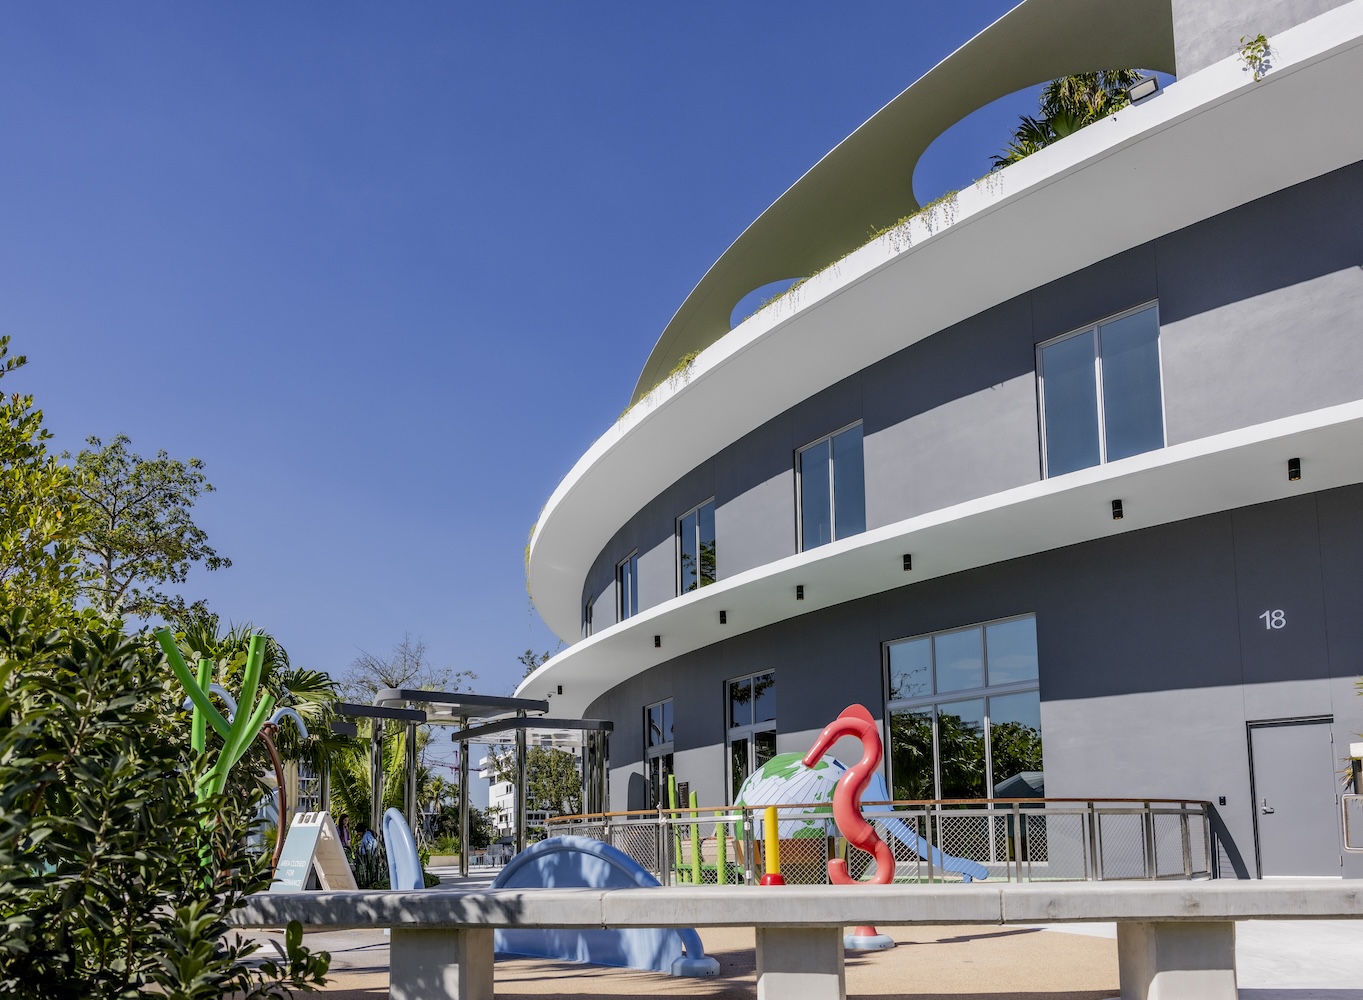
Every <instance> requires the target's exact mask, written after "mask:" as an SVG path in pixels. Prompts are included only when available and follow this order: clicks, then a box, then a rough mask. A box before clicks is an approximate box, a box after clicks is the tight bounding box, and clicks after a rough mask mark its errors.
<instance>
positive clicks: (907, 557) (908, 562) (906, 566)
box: [904, 552, 913, 573]
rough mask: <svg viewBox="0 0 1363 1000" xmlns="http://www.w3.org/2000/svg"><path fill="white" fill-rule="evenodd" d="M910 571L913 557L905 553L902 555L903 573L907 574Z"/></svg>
mask: <svg viewBox="0 0 1363 1000" xmlns="http://www.w3.org/2000/svg"><path fill="white" fill-rule="evenodd" d="M911 569H913V556H911V555H909V554H908V553H907V552H905V553H904V572H905V573H907V572H908V571H909V570H911Z"/></svg>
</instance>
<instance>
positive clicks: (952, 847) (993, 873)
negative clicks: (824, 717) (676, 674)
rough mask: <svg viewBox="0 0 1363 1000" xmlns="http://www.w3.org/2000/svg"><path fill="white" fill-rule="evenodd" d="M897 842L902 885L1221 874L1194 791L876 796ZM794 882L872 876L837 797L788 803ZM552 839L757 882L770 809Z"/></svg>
mask: <svg viewBox="0 0 1363 1000" xmlns="http://www.w3.org/2000/svg"><path fill="white" fill-rule="evenodd" d="M863 809H864V813H865V816H866V819H867V821H868V822H870V823H871V824H872V825H873V826H874V827H875V830H876V833H877V834H878V835H879V836H880V839H881V840H883V841H884V842H885V843H886V844H887V845H888V846H890V848H891V849H892V850H893V851H894V855H895V860H896V868H895V881H896V882H929V883H930V882H948V881H962V880H963V879H964V877H965V874H966V873H968V872H970V871H973V872H974V873H975V875H976V877H978V876H979V872H980V868H979V867H975V866H971V865H965V864H961V863H960V862H962V861H967V862H974V863H975V865H976V866H982V867H983V869H984V872H985V873H986V877H988V878H990V879H997V880H1003V881H1014V882H1040V881H1111V880H1118V879H1197V878H1211V877H1212V858H1213V853H1212V837H1211V821H1210V812H1211V804H1210V803H1209V802H1200V801H1196V800H1190V799H943V800H933V801H900V802H866V803H863ZM777 830H778V837H779V839H780V842H781V843H780V857H781V873H782V875H783V876H784V878H785V880H786V882H787V883H803V884H816V885H817V884H827V883H828V881H829V879H828V861H829V860H830V859H832V858H843V859H844V860H846V861H847V864H848V869H849V871H850V872H851V874H852V876H853V877H855V878H858V879H867V878H869V877H870V876H871V875H872V874H873V873H874V870H875V861H874V859H873V858H872V856H871V855H870V854H867V853H865V852H863V851H860V850H858V849H857V848H855V847H852V846H850V845H849V844H848V843H847V842H846V841H845V840H844V839H843V838H842V837H841V836H840V835H839V833H838V830H837V827H836V826H835V825H834V823H833V817H832V814H831V810H830V809H829V807H828V806H827V805H822V806H820V805H811V804H805V805H793V806H780V807H778V821H777ZM548 834H549V836H551V837H554V836H563V835H574V836H579V837H590V838H592V839H594V840H600V841H603V842H605V843H608V844H610V845H612V846H613V847H616V848H618V849H619V850H621V851H623V852H624V853H625V854H628V855H629V856H630V857H632V858H633V859H634V860H635V861H637V862H639V864H640V865H642V866H643V867H644V868H646V869H648V870H649V871H651V872H653V873H654V874H656V875H657V876H658V880H659V881H660V882H661V883H662V884H663V885H676V884H711V885H714V884H720V885H725V884H729V885H733V884H747V885H753V884H756V882H757V880H758V879H759V878H760V877H761V875H762V871H763V867H762V808H761V807H758V808H743V807H728V808H721V809H715V808H708V809H707V808H697V809H653V810H646V811H634V812H613V813H595V814H591V815H582V816H560V817H556V818H554V819H551V820H549V823H548Z"/></svg>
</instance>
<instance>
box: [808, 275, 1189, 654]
mask: <svg viewBox="0 0 1363 1000" xmlns="http://www.w3.org/2000/svg"><path fill="white" fill-rule="evenodd" d="M1147 309H1154V311H1155V327H1156V329H1157V330H1158V331H1159V333H1157V334H1156V336H1155V352H1156V355H1157V357H1158V359H1159V406H1160V436H1161V437H1162V438H1163V440H1164V443H1163V444H1162V445H1160V447H1161V448H1166V447H1168V445H1169V421H1168V413H1167V412H1166V407H1165V398H1164V337H1163V336H1161V334H1162V333H1163V330H1164V328H1163V326H1162V325H1161V324H1160V315H1159V299H1157V298H1155V299H1149V300H1148V301H1146V302H1142V303H1141V304H1140V305H1136V306H1132V307H1131V308H1130V309H1123V310H1122V311H1121V312H1115V313H1112V314H1111V315H1108V316H1104V317H1102V318H1101V319H1097V320H1094V321H1093V322H1092V323H1089V324H1088V325H1086V326H1081V327H1076V328H1075V329H1073V330H1069V331H1067V332H1065V333H1062V334H1060V335H1059V336H1057V337H1050V338H1048V339H1047V340H1042V341H1038V342H1037V344H1036V347H1035V355H1036V390H1037V391H1036V414H1037V428H1038V431H1039V434H1038V437H1039V441H1038V443H1039V444H1040V452H1041V478H1042V479H1050V478H1052V476H1051V473H1050V470H1049V468H1048V464H1049V463H1048V459H1047V456H1046V372H1045V363H1044V361H1043V360H1042V352H1043V351H1044V350H1045V349H1046V348H1047V347H1051V346H1053V345H1055V344H1058V343H1060V342H1061V341H1064V340H1071V339H1073V338H1074V337H1081V336H1083V335H1084V334H1087V333H1091V334H1093V387H1094V394H1095V395H1094V399H1095V400H1096V402H1097V406H1098V465H1107V464H1108V457H1107V406H1106V401H1105V400H1104V398H1103V332H1102V328H1103V327H1104V326H1106V325H1107V324H1109V323H1115V322H1117V321H1118V320H1122V319H1126V318H1127V317H1128V316H1134V315H1136V314H1137V313H1141V312H1145V311H1146V310H1147ZM816 443H817V442H816ZM1151 450H1152V451H1153V450H1157V449H1151ZM1140 454H1148V452H1141V453H1140ZM1128 457H1131V458H1134V457H1135V456H1134V455H1133V456H1128ZM1116 461H1122V459H1117V460H1116ZM1083 468H1085V469H1092V468H1094V466H1092V465H1086V466H1084V467H1083ZM1071 471H1072V472H1079V471H1082V470H1080V469H1072V470H1071ZM1057 475H1062V476H1065V475H1069V473H1067V472H1061V473H1057ZM896 641H898V640H896Z"/></svg>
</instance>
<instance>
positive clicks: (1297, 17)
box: [1173, 0, 1346, 76]
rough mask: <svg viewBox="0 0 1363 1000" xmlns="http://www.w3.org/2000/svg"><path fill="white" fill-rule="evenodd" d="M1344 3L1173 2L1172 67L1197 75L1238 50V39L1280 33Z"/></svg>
mask: <svg viewBox="0 0 1363 1000" xmlns="http://www.w3.org/2000/svg"><path fill="white" fill-rule="evenodd" d="M1345 2H1346V0H1173V15H1174V65H1175V66H1176V67H1177V68H1178V75H1179V76H1187V75H1188V74H1189V73H1196V72H1197V71H1198V70H1200V69H1203V68H1204V67H1207V66H1210V65H1211V64H1212V63H1214V62H1219V61H1220V60H1222V59H1225V58H1226V57H1227V56H1230V55H1234V54H1235V53H1236V52H1238V51H1240V39H1241V38H1243V37H1246V36H1248V37H1250V38H1253V37H1254V36H1255V35H1258V34H1260V33H1261V32H1262V33H1263V34H1265V35H1268V36H1269V40H1270V42H1271V41H1272V36H1273V35H1275V34H1277V33H1278V32H1280V31H1283V30H1285V29H1287V28H1290V27H1292V25H1294V24H1300V23H1301V22H1302V21H1306V20H1309V19H1311V18H1313V17H1315V16H1316V15H1317V14H1323V13H1324V12H1325V11H1327V10H1329V9H1331V8H1332V7H1338V6H1340V5H1341V4H1343V3H1345Z"/></svg>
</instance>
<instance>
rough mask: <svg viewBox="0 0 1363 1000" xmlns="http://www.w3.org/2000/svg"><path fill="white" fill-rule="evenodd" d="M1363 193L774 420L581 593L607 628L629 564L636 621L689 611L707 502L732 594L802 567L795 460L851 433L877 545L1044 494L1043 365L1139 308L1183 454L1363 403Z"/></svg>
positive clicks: (1015, 312) (1349, 190) (1167, 261)
mask: <svg viewBox="0 0 1363 1000" xmlns="http://www.w3.org/2000/svg"><path fill="white" fill-rule="evenodd" d="M1361 188H1363V164H1354V165H1353V166H1350V167H1347V168H1345V169H1343V170H1339V171H1335V172H1334V173H1331V174H1327V175H1325V176H1323V177H1319V178H1316V179H1315V180H1313V181H1309V182H1307V183H1304V184H1300V185H1297V186H1296V187H1293V188H1289V189H1287V190H1284V191H1281V192H1278V193H1277V194H1275V195H1272V196H1270V197H1268V198H1264V199H1261V200H1260V201H1258V202H1254V203H1252V204H1249V205H1245V206H1242V207H1240V208H1238V209H1235V210H1234V211H1231V212H1227V213H1225V214H1223V215H1220V216H1217V217H1215V218H1212V219H1209V220H1207V221H1206V222H1203V223H1200V224H1198V225H1196V226H1191V227H1189V228H1187V229H1184V230H1181V231H1179V232H1176V233H1172V234H1170V235H1168V236H1166V237H1163V238H1161V239H1159V240H1156V241H1154V242H1152V243H1149V244H1146V245H1144V246H1141V247H1137V248H1135V249H1133V250H1130V251H1128V252H1126V253H1123V254H1120V255H1118V256H1115V257H1112V258H1109V259H1107V260H1104V261H1100V262H1098V263H1095V264H1093V265H1091V266H1090V267H1087V268H1084V269H1083V270H1081V271H1078V272H1076V273H1074V274H1071V275H1068V276H1066V277H1064V278H1062V279H1060V280H1057V281H1055V282H1051V283H1050V284H1047V285H1045V286H1042V287H1040V288H1037V289H1034V290H1033V291H1031V292H1028V293H1026V294H1025V295H1021V296H1018V297H1017V298H1015V299H1012V300H1011V301H1009V302H1005V303H1003V304H1001V305H999V306H997V307H995V308H992V309H989V310H986V311H984V312H982V313H980V314H978V315H976V316H974V317H971V318H970V319H968V320H966V321H964V322H962V323H959V324H957V325H956V326H953V327H951V328H949V329H946V330H943V331H941V332H940V333H937V334H935V335H933V336H931V337H928V338H927V339H925V340H923V341H920V342H919V343H917V344H914V345H912V346H911V347H908V348H906V349H905V350H903V351H900V352H898V353H896V354H894V355H892V356H891V357H889V358H886V359H885V360H884V361H881V362H879V363H878V364H875V365H872V366H870V367H869V368H866V369H864V370H863V371H861V372H859V373H857V374H856V375H854V376H852V377H851V378H848V379H845V380H844V381H842V382H840V383H838V384H836V385H834V386H831V387H830V388H828V389H826V390H824V391H823V392H820V393H818V394H816V395H815V396H812V397H811V398H809V399H807V400H805V401H804V402H802V403H800V404H799V405H798V406H795V407H793V408H791V409H790V410H788V411H786V412H785V413H782V414H780V415H779V416H777V417H775V418H773V419H772V420H770V421H768V422H767V423H766V424H764V425H763V426H761V427H759V428H758V429H757V430H755V431H753V432H751V433H749V434H747V435H745V436H744V437H743V438H741V439H740V440H739V441H737V442H736V443H735V444H733V445H732V446H730V447H728V448H726V449H724V451H723V452H721V453H720V454H718V455H716V456H714V457H713V458H711V459H710V460H708V461H706V462H704V463H702V464H701V465H699V466H697V467H696V468H695V469H692V470H690V471H688V472H686V473H685V474H684V475H682V476H680V477H679V478H678V480H677V481H676V482H675V483H674V484H673V485H672V486H670V487H668V489H666V490H665V491H663V493H661V494H660V495H659V496H658V497H656V498H655V499H654V500H653V501H651V502H650V503H649V504H648V505H647V506H646V507H645V508H644V509H643V510H641V511H640V512H638V514H636V515H635V516H634V517H633V518H631V519H630V521H629V522H628V523H627V524H625V525H624V526H622V527H621V529H620V531H619V532H618V533H617V535H616V536H615V537H614V538H613V539H612V540H611V542H610V543H609V544H608V545H607V546H606V547H605V548H604V549H603V550H602V552H601V554H600V556H599V557H598V558H597V560H596V562H595V564H594V565H593V567H592V568H591V570H590V572H589V573H588V576H587V579H586V580H585V581H584V586H583V592H582V599H583V602H584V603H585V602H587V601H593V600H597V601H599V603H598V604H597V607H596V613H595V616H594V623H595V626H596V627H597V628H601V627H604V626H605V625H609V624H611V623H613V622H614V621H615V597H614V579H615V565H616V563H617V562H618V561H619V560H620V559H622V558H623V557H624V556H625V555H626V554H628V553H629V551H630V550H631V549H636V548H637V549H638V550H639V553H640V594H639V596H640V604H641V606H642V607H645V608H647V607H651V606H653V605H655V604H658V603H661V602H662V601H665V600H668V599H670V598H672V597H675V596H676V575H675V574H676V555H675V543H674V541H673V537H674V532H675V524H676V518H677V516H678V515H680V514H682V513H683V512H685V511H686V510H688V509H690V508H691V507H693V506H694V505H695V504H697V503H699V502H701V501H702V500H705V499H707V498H709V497H714V498H715V501H716V508H717V509H716V515H715V523H716V535H717V539H718V560H717V561H718V574H719V576H720V577H721V578H724V577H729V576H733V575H734V574H736V573H740V572H742V571H744V570H747V569H751V568H753V567H755V566H760V565H763V564H765V563H768V562H771V561H773V560H776V559H780V558H783V557H785V556H788V555H790V554H792V553H793V552H795V550H796V528H795V472H794V467H795V452H796V450H797V449H798V448H800V447H801V446H803V445H805V444H807V443H809V442H810V441H812V440H815V439H817V438H818V437H820V436H822V435H824V434H827V433H829V432H830V431H832V430H835V429H837V428H839V427H842V426H844V425H846V424H848V423H852V422H854V421H856V420H862V421H863V422H864V431H865V454H866V523H867V526H868V527H871V528H874V527H878V526H881V525H885V524H890V523H893V522H895V521H898V520H901V519H903V518H907V517H912V516H914V515H917V514H922V513H925V512H928V511H931V510H935V509H938V508H941V507H945V506H949V505H951V504H955V503H960V502H962V501H965V500H969V499H973V498H975V497H980V496H985V495H989V494H991V493H996V492H999V491H1001V490H1005V489H1008V488H1011V487H1014V486H1019V485H1023V484H1025V483H1028V482H1032V481H1034V480H1036V479H1037V478H1039V476H1040V475H1041V462H1040V442H1039V439H1038V429H1037V387H1036V374H1035V370H1036V361H1035V358H1036V345H1037V344H1038V343H1041V342H1044V341H1046V340H1049V339H1051V338H1052V337H1055V336H1058V335H1060V334H1063V333H1066V332H1068V331H1070V330H1073V329H1076V328H1078V327H1081V326H1085V325H1088V324H1091V323H1093V322H1094V321H1096V320H1099V319H1101V318H1103V317H1105V316H1109V315H1112V314H1113V313H1116V312H1120V311H1122V310H1124V309H1128V308H1130V307H1133V306H1137V305H1140V304H1142V303H1146V302H1151V301H1158V303H1159V311H1160V322H1161V333H1160V341H1161V354H1162V369H1163V383H1164V396H1165V431H1166V440H1167V441H1168V443H1170V444H1176V443H1179V442H1183V441H1188V440H1193V439H1196V438H1200V437H1204V436H1206V435H1209V434H1215V433H1219V432H1222V431H1226V430H1231V429H1233V428H1236V427H1243V426H1247V425H1251V424H1256V423H1260V422H1262V421H1265V420H1271V419H1274V418H1277V417H1282V416H1286V415H1289V414H1293V413H1301V412H1306V411H1309V410H1313V409H1316V408H1319V407H1322V406H1328V405H1332V404H1336V403H1341V402H1346V401H1348V400H1353V399H1359V398H1363V336H1359V334H1358V331H1359V329H1360V327H1363V270H1361V269H1360V266H1359V265H1360V263H1363V237H1361V236H1360V233H1363V198H1360V197H1358V193H1359V191H1360V189H1361ZM848 294H855V289H854V290H852V291H850V292H849V293H848Z"/></svg>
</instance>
